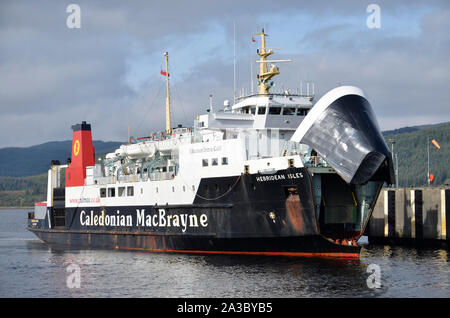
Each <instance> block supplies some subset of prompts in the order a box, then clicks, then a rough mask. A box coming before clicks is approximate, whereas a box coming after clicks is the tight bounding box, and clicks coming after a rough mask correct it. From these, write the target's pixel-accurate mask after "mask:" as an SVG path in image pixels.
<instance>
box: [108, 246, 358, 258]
mask: <svg viewBox="0 0 450 318" xmlns="http://www.w3.org/2000/svg"><path fill="white" fill-rule="evenodd" d="M116 249H120V250H134V251H146V252H157V253H192V254H228V255H265V256H294V257H327V258H352V259H358V258H359V253H303V252H244V251H242V252H241V251H193V250H167V249H151V248H140V247H118V246H117V247H116Z"/></svg>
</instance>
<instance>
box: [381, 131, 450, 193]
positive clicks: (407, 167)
mask: <svg viewBox="0 0 450 318" xmlns="http://www.w3.org/2000/svg"><path fill="white" fill-rule="evenodd" d="M384 138H385V140H386V143H387V144H388V145H389V148H391V143H390V140H395V144H394V153H395V154H397V157H398V176H399V178H398V179H399V186H400V187H410V186H414V187H417V186H423V185H426V183H427V161H428V160H427V158H428V156H427V150H428V138H429V139H430V140H431V139H436V140H437V142H438V143H439V145H440V147H441V149H437V148H436V147H435V146H434V145H433V144H432V143H431V142H430V173H432V174H433V175H434V176H435V181H434V182H433V184H434V185H442V184H450V123H445V124H440V125H433V126H429V127H427V128H422V129H419V130H417V131H412V132H406V133H398V134H387V135H385V136H384Z"/></svg>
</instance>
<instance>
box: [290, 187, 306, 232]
mask: <svg viewBox="0 0 450 318" xmlns="http://www.w3.org/2000/svg"><path fill="white" fill-rule="evenodd" d="M288 191H289V196H288V198H287V199H286V210H287V212H288V217H289V221H290V223H291V224H292V226H293V227H294V228H295V229H296V230H297V231H298V232H299V233H300V234H304V233H305V225H304V222H303V213H302V212H303V206H302V203H301V201H300V196H299V195H298V191H297V189H296V188H289V189H288Z"/></svg>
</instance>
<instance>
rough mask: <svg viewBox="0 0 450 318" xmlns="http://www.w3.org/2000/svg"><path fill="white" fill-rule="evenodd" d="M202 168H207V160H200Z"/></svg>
mask: <svg viewBox="0 0 450 318" xmlns="http://www.w3.org/2000/svg"><path fill="white" fill-rule="evenodd" d="M202 166H203V167H207V166H208V159H203V160H202Z"/></svg>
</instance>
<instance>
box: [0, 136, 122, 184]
mask: <svg viewBox="0 0 450 318" xmlns="http://www.w3.org/2000/svg"><path fill="white" fill-rule="evenodd" d="M93 144H94V147H95V154H96V156H101V155H104V154H106V153H108V152H111V151H114V150H115V149H116V148H118V147H119V146H120V145H121V144H122V143H121V142H114V141H108V142H105V141H94V142H93ZM71 151H72V141H71V140H66V141H51V142H47V143H44V144H40V145H36V146H32V147H24V148H19V147H8V148H1V149H0V176H8V177H25V176H33V175H38V174H41V173H45V172H47V171H48V169H49V167H50V161H51V160H59V161H60V162H61V163H62V164H64V163H65V162H66V160H67V158H69V157H70V155H71Z"/></svg>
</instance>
